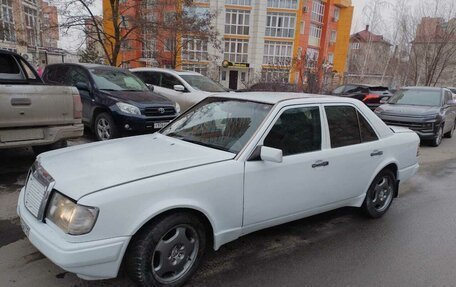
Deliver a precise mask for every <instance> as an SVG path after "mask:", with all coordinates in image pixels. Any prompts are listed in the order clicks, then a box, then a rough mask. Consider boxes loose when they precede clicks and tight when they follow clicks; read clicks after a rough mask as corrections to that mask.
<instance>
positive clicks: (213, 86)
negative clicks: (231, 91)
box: [180, 75, 227, 92]
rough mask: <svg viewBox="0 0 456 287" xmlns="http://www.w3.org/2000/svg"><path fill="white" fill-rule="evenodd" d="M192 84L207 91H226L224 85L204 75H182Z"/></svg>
mask: <svg viewBox="0 0 456 287" xmlns="http://www.w3.org/2000/svg"><path fill="white" fill-rule="evenodd" d="M180 76H181V78H182V79H184V80H185V81H186V82H187V83H188V84H189V85H190V86H192V87H193V88H195V89H197V90H200V91H205V92H226V91H227V89H225V88H224V87H223V86H222V85H220V84H219V83H216V82H214V81H212V80H211V79H209V78H208V77H205V76H202V75H180Z"/></svg>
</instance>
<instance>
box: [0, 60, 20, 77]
mask: <svg viewBox="0 0 456 287" xmlns="http://www.w3.org/2000/svg"><path fill="white" fill-rule="evenodd" d="M0 79H8V80H23V79H24V78H23V76H22V74H21V70H20V69H19V66H18V64H17V62H16V60H15V59H14V57H13V56H12V55H8V54H0Z"/></svg>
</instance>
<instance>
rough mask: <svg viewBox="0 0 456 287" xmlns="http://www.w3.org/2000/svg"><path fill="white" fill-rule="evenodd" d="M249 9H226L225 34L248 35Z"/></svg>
mask: <svg viewBox="0 0 456 287" xmlns="http://www.w3.org/2000/svg"><path fill="white" fill-rule="evenodd" d="M249 27H250V11H245V10H233V9H227V10H226V13H225V34H232V35H248V34H249Z"/></svg>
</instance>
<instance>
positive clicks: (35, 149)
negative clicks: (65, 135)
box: [32, 140, 68, 156]
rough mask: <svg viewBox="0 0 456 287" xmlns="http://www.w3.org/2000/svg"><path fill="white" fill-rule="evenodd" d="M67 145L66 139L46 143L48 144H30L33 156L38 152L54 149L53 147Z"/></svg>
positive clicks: (57, 147)
mask: <svg viewBox="0 0 456 287" xmlns="http://www.w3.org/2000/svg"><path fill="white" fill-rule="evenodd" d="M67 146H68V142H67V141H66V140H60V141H58V142H55V143H53V144H48V145H37V146H32V150H33V153H34V154H35V156H37V155H39V154H40V153H43V152H47V151H51V150H55V149H60V148H64V147H67Z"/></svg>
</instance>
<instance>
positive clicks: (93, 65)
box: [46, 63, 128, 71]
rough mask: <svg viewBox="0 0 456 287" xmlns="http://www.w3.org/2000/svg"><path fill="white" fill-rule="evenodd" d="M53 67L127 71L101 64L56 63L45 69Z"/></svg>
mask: <svg viewBox="0 0 456 287" xmlns="http://www.w3.org/2000/svg"><path fill="white" fill-rule="evenodd" d="M55 66H79V67H83V68H86V69H93V68H97V69H105V70H122V71H128V70H127V69H124V68H119V67H114V66H109V65H102V64H91V63H56V64H51V65H48V66H46V68H47V67H55Z"/></svg>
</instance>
